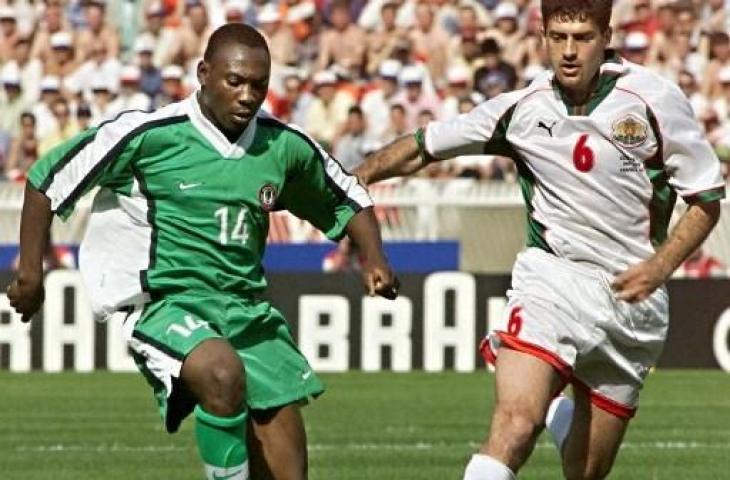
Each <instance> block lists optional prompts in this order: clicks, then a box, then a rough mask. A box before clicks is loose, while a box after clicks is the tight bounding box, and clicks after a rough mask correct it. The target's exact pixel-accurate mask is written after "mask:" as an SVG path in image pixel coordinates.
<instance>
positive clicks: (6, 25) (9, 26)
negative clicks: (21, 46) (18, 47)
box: [0, 5, 20, 65]
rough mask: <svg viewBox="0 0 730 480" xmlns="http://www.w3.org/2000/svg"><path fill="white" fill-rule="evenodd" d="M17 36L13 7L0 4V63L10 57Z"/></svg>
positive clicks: (16, 23)
mask: <svg viewBox="0 0 730 480" xmlns="http://www.w3.org/2000/svg"><path fill="white" fill-rule="evenodd" d="M19 36H20V32H18V21H17V18H16V14H15V9H14V8H13V7H11V6H8V5H0V65H2V64H3V63H5V62H7V61H8V60H10V59H12V57H13V48H14V47H15V43H16V42H17V41H18V37H19Z"/></svg>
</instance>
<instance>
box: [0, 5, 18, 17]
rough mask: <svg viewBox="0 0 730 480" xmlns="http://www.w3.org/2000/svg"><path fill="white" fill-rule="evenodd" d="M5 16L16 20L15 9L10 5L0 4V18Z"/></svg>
mask: <svg viewBox="0 0 730 480" xmlns="http://www.w3.org/2000/svg"><path fill="white" fill-rule="evenodd" d="M6 18H9V19H11V20H17V18H18V16H17V13H16V12H15V9H14V8H13V7H11V6H10V5H0V19H6Z"/></svg>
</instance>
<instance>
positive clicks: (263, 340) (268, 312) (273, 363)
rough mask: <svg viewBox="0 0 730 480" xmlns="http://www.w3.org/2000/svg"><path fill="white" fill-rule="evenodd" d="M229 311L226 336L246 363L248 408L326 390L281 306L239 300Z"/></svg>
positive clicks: (291, 400) (274, 404) (287, 401)
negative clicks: (274, 306)
mask: <svg viewBox="0 0 730 480" xmlns="http://www.w3.org/2000/svg"><path fill="white" fill-rule="evenodd" d="M228 315H229V316H228V329H229V330H228V332H227V338H228V340H229V341H230V342H231V345H232V346H233V348H234V349H235V350H236V352H238V355H239V356H240V357H241V358H242V359H243V363H244V364H245V366H246V403H247V404H248V406H249V408H251V409H252V410H268V409H272V408H278V407H281V406H284V405H289V404H291V403H297V402H299V401H302V400H307V399H308V398H309V397H316V396H318V395H319V394H321V393H322V392H323V391H324V387H323V385H322V383H321V381H320V380H319V378H318V377H317V374H316V373H314V371H313V370H312V367H311V366H310V365H309V363H308V362H307V360H306V358H304V355H302V353H301V352H300V351H299V349H298V348H297V346H296V343H295V342H294V339H293V338H292V335H291V331H290V329H289V326H288V324H287V323H286V321H285V319H284V317H283V316H282V315H281V313H280V312H279V311H278V310H276V309H274V308H272V307H271V306H270V305H268V304H267V303H265V302H258V303H256V304H252V305H246V304H237V305H229V307H228Z"/></svg>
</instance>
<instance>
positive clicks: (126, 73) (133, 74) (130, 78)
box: [119, 65, 141, 83]
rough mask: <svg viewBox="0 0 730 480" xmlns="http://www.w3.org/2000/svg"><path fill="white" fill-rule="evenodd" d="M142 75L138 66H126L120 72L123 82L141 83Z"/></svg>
mask: <svg viewBox="0 0 730 480" xmlns="http://www.w3.org/2000/svg"><path fill="white" fill-rule="evenodd" d="M140 75H141V74H140V71H139V67H138V66H137V65H125V66H123V67H122V70H121V71H120V72H119V80H120V81H122V82H132V83H134V82H139V77H140Z"/></svg>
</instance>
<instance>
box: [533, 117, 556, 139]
mask: <svg viewBox="0 0 730 480" xmlns="http://www.w3.org/2000/svg"><path fill="white" fill-rule="evenodd" d="M556 123H558V122H557V120H556V121H553V123H551V124H550V126H549V127H548V126H547V124H546V123H545V122H543V121H542V120H540V121H539V122H537V128H544V129H545V131H546V132H548V135H550V136H551V137H552V136H553V127H554V126H555V124H556Z"/></svg>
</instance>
